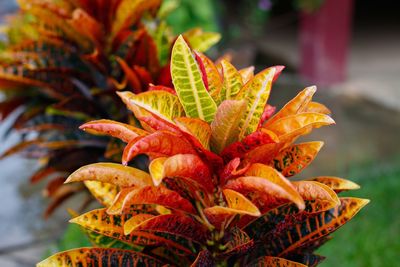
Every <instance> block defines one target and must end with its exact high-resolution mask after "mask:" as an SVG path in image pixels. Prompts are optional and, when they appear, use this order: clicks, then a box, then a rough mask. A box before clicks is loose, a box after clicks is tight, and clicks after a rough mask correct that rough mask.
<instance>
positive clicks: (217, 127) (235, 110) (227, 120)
mask: <svg viewBox="0 0 400 267" xmlns="http://www.w3.org/2000/svg"><path fill="white" fill-rule="evenodd" d="M245 109H246V101H245V100H240V101H238V100H225V101H224V102H222V104H221V105H220V106H219V107H218V110H217V114H216V115H215V120H214V121H213V122H212V123H211V149H212V150H213V151H215V152H217V153H220V152H221V151H222V150H223V149H224V148H225V147H227V146H228V145H230V144H232V143H234V142H235V141H237V139H238V135H239V128H238V126H239V123H240V121H241V119H242V117H243V114H244V111H245Z"/></svg>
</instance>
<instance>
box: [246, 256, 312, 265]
mask: <svg viewBox="0 0 400 267" xmlns="http://www.w3.org/2000/svg"><path fill="white" fill-rule="evenodd" d="M246 267H307V266H306V265H304V264H301V263H298V262H294V261H290V260H287V259H284V258H279V257H273V256H264V257H260V258H258V259H256V260H254V261H252V262H251V263H250V264H247V265H246Z"/></svg>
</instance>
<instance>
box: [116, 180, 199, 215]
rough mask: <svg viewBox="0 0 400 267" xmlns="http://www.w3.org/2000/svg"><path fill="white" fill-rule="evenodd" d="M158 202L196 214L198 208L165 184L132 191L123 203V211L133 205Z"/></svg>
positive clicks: (158, 203)
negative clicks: (164, 185)
mask: <svg viewBox="0 0 400 267" xmlns="http://www.w3.org/2000/svg"><path fill="white" fill-rule="evenodd" d="M136 204H157V205H162V206H165V207H167V208H172V209H176V210H182V211H185V212H188V213H192V214H196V210H195V209H194V207H193V206H192V204H190V202H189V201H188V200H187V199H184V198H183V197H181V196H180V195H179V194H178V193H177V192H175V191H172V190H169V189H167V188H165V187H163V186H157V187H156V186H146V187H143V188H139V189H136V190H133V191H132V192H130V193H129V194H128V195H127V196H126V197H125V200H124V203H123V204H122V212H124V210H129V209H130V207H131V205H136Z"/></svg>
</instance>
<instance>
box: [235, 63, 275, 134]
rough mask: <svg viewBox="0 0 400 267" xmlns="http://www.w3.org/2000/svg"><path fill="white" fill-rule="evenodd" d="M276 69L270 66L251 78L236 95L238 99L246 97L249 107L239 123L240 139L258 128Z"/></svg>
mask: <svg viewBox="0 0 400 267" xmlns="http://www.w3.org/2000/svg"><path fill="white" fill-rule="evenodd" d="M275 72H276V69H275V68H268V69H266V70H264V71H262V72H260V73H259V74H257V75H256V76H254V78H253V79H251V80H250V81H249V82H248V83H247V84H246V85H245V86H244V87H243V88H242V89H241V90H240V92H239V94H238V95H237V96H236V99H238V100H240V99H246V100H247V109H246V112H245V116H244V117H243V118H242V121H241V122H240V124H239V129H240V133H239V140H242V139H243V138H244V137H245V136H246V135H249V134H251V133H253V132H255V131H256V130H257V127H258V124H259V122H260V119H261V116H262V113H263V111H264V106H265V104H266V103H267V100H268V98H269V95H270V92H271V86H272V81H273V79H274V75H275Z"/></svg>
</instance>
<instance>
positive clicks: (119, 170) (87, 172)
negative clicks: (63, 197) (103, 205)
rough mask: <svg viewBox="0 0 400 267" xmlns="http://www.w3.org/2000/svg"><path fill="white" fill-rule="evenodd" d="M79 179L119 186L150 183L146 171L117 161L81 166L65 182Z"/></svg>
mask: <svg viewBox="0 0 400 267" xmlns="http://www.w3.org/2000/svg"><path fill="white" fill-rule="evenodd" d="M81 181H98V182H103V183H110V184H113V185H118V186H121V187H131V186H139V187H143V186H146V185H151V184H152V180H151V177H150V175H149V174H148V173H146V172H144V171H141V170H139V169H136V168H132V167H128V166H123V165H121V164H117V163H93V164H90V165H86V166H83V167H81V168H79V169H78V170H76V171H75V172H74V173H72V174H71V175H70V176H69V177H68V179H67V180H66V181H65V182H66V183H71V182H81Z"/></svg>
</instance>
